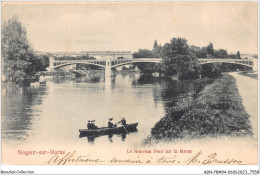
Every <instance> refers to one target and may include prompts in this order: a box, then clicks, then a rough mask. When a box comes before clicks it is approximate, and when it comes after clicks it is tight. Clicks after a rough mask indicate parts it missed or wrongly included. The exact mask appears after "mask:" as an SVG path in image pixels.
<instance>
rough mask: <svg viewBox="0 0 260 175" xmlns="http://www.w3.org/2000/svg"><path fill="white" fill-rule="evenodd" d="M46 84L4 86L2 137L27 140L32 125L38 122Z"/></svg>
mask: <svg viewBox="0 0 260 175" xmlns="http://www.w3.org/2000/svg"><path fill="white" fill-rule="evenodd" d="M46 89H47V87H46V84H39V85H37V86H31V87H18V86H10V85H2V88H1V90H2V99H1V103H2V106H1V110H2V137H3V138H4V139H5V138H12V139H15V140H26V139H27V137H28V136H29V133H28V131H29V130H31V128H32V124H33V123H35V122H37V120H38V117H40V114H41V110H40V108H39V106H40V105H41V104H42V99H43V98H45V94H46Z"/></svg>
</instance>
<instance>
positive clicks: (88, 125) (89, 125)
mask: <svg viewBox="0 0 260 175" xmlns="http://www.w3.org/2000/svg"><path fill="white" fill-rule="evenodd" d="M87 127H88V129H91V123H90V120H89V121H88V124H87Z"/></svg>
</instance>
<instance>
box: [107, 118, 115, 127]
mask: <svg viewBox="0 0 260 175" xmlns="http://www.w3.org/2000/svg"><path fill="white" fill-rule="evenodd" d="M112 120H113V118H110V119H109V120H108V127H109V128H114V127H116V125H114V124H113V123H112Z"/></svg>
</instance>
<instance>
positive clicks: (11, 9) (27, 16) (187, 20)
mask: <svg viewBox="0 0 260 175" xmlns="http://www.w3.org/2000/svg"><path fill="white" fill-rule="evenodd" d="M1 15H2V24H3V22H4V21H7V20H8V19H10V18H12V17H14V16H17V17H18V19H19V20H20V21H21V22H22V23H23V24H24V26H25V28H26V30H27V36H28V39H29V41H30V43H31V45H32V47H33V48H34V50H36V51H48V52H58V51H95V50H96V51H97V50H98V51H99V50H111V51H132V52H135V51H137V50H138V49H152V47H153V43H154V40H157V41H158V43H159V44H161V45H164V44H165V43H166V42H170V40H171V39H172V38H173V37H183V38H186V39H187V40H188V44H190V45H195V46H199V47H204V46H207V45H208V44H209V42H212V43H213V45H214V48H215V49H220V48H223V49H226V50H227V51H228V52H229V53H230V52H233V53H236V52H237V51H238V50H239V51H240V52H241V53H245V54H257V52H258V50H257V49H258V23H257V22H258V19H257V17H258V14H257V3H256V2H66V3H64V2H60V3H58V2H56V3H54V2H20V3H19V2H7V3H6V2H2V14H1Z"/></svg>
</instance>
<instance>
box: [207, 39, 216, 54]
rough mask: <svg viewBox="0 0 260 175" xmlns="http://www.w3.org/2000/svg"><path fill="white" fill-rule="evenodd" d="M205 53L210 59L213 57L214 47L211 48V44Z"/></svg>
mask: <svg viewBox="0 0 260 175" xmlns="http://www.w3.org/2000/svg"><path fill="white" fill-rule="evenodd" d="M207 53H208V54H209V56H210V57H213V56H214V47H213V44H212V43H211V42H210V43H209V45H208V46H207Z"/></svg>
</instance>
